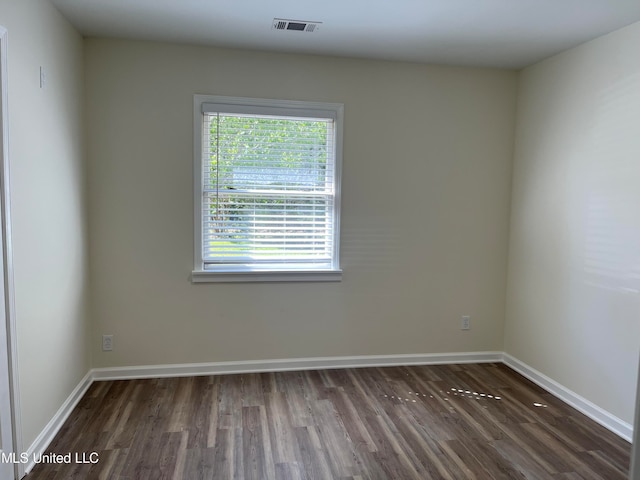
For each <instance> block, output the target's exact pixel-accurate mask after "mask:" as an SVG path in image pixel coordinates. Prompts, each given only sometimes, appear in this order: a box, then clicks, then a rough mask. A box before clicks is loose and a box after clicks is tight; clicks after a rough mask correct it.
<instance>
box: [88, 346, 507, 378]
mask: <svg viewBox="0 0 640 480" xmlns="http://www.w3.org/2000/svg"><path fill="white" fill-rule="evenodd" d="M501 361H502V352H466V353H423V354H410V355H366V356H365V355H363V356H354V357H316V358H294V359H276V360H248V361H238V362H214V363H185V364H175V365H142V366H137V367H114V368H95V369H93V371H92V374H93V379H94V380H125V379H134V378H161V377H189V376H199V375H224V374H233V373H257V372H285V371H294V370H324V369H334V368H361V367H392V366H398V365H436V364H446V363H490V362H501Z"/></svg>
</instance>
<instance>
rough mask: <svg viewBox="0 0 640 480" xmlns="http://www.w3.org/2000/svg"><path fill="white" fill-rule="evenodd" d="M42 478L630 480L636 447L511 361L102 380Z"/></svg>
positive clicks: (35, 474)
mask: <svg viewBox="0 0 640 480" xmlns="http://www.w3.org/2000/svg"><path fill="white" fill-rule="evenodd" d="M49 452H53V453H56V454H66V453H68V452H72V454H75V453H76V452H77V453H78V454H79V458H80V459H82V458H85V459H87V460H89V459H90V458H93V459H94V460H95V459H96V457H95V456H94V457H90V454H91V452H97V453H98V455H99V461H98V463H95V464H91V463H86V464H74V463H71V464H39V465H37V466H36V467H35V468H34V469H33V471H32V472H31V473H30V474H29V475H28V476H27V477H26V478H27V480H39V479H48V480H52V479H70V478H77V479H132V480H143V479H155V478H167V479H169V478H173V479H200V478H202V479H247V480H248V479H258V480H264V479H283V480H284V479H287V480H289V479H291V480H296V479H322V480H325V479H326V480H332V479H363V480H364V479H372V480H373V479H380V480H387V479H402V480H405V479H417V480H423V479H449V480H461V479H525V478H526V479H564V480H579V479H584V480H589V479H599V480H616V479H626V476H627V469H628V465H629V453H630V445H629V443H627V442H625V441H623V440H621V439H620V438H618V437H617V436H616V435H614V434H612V433H611V432H609V431H607V430H606V429H604V428H603V427H601V426H599V425H598V424H596V423H594V422H593V421H591V420H589V419H588V418H586V417H585V416H584V415H582V414H580V413H579V412H577V411H576V410H574V409H572V408H570V407H568V406H567V405H566V404H564V403H562V402H561V401H559V400H558V399H556V398H555V397H553V396H552V395H550V394H548V393H546V392H545V391H544V390H542V389H541V388H539V387H537V386H536V385H534V384H533V383H531V382H529V381H528V380H526V379H524V378H523V377H521V376H520V375H518V374H517V373H515V372H514V371H512V370H510V369H509V368H508V367H506V366H504V365H501V364H477V365H476V364H474V365H437V366H420V367H393V368H362V369H346V370H321V371H303V372H282V373H262V374H243V375H222V376H208V377H189V378H163V379H153V380H129V381H109V382H96V383H94V384H93V385H92V386H91V388H90V390H89V391H88V392H87V394H86V395H85V396H84V398H83V399H82V401H81V402H80V404H79V405H78V407H77V408H76V409H75V410H74V412H73V413H72V414H71V416H70V417H69V419H68V420H67V422H66V423H65V425H64V427H63V428H62V430H61V431H60V433H59V434H58V435H57V437H56V438H55V440H54V441H53V443H52V444H51V446H50V449H49Z"/></svg>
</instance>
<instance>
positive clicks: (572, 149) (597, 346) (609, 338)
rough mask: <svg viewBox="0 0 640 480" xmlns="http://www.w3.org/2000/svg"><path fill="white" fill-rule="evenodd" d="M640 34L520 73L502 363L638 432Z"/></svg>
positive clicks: (600, 42)
mask: <svg viewBox="0 0 640 480" xmlns="http://www.w3.org/2000/svg"><path fill="white" fill-rule="evenodd" d="M638 45H640V23H636V24H634V25H632V26H630V27H627V28H625V29H623V30H619V31H617V32H614V33H612V34H610V35H607V36H605V37H602V38H599V39H597V40H594V41H592V42H589V43H587V44H584V45H582V46H580V47H577V48H574V49H572V50H569V51H567V52H565V53H562V54H560V55H558V56H555V57H553V58H550V59H548V60H546V61H543V62H541V63H539V64H537V65H535V66H532V67H529V68H527V69H525V70H524V71H523V72H522V74H521V77H520V83H519V96H518V116H517V133H516V137H517V140H516V154H515V163H514V177H513V194H512V213H511V243H510V255H509V281H508V292H507V314H506V318H507V320H506V328H505V348H506V351H507V352H508V353H510V354H512V355H514V356H515V357H517V358H519V359H520V360H522V361H524V362H525V363H527V364H529V365H530V366H532V367H533V368H535V369H537V370H539V371H541V372H542V373H544V374H546V375H548V376H549V377H551V378H553V379H554V380H556V381H557V382H560V383H561V384H562V385H564V386H566V387H568V388H570V389H571V390H573V391H575V392H576V393H578V394H580V395H582V396H584V397H586V398H587V399H589V400H591V401H592V402H594V403H595V404H597V405H599V406H600V407H602V408H604V409H606V410H607V411H609V412H611V413H613V414H614V415H616V416H618V417H619V418H621V419H622V420H624V421H626V422H629V423H632V421H633V413H634V405H635V403H634V397H635V391H636V378H637V375H636V372H637V368H638V348H639V345H640V340H639V339H640V321H639V318H640V294H639V293H640V250H639V248H638V246H639V245H640V215H639V214H638V208H639V207H638V206H639V205H640V188H639V185H640V135H639V134H638V132H639V130H638V126H639V125H640V55H638Z"/></svg>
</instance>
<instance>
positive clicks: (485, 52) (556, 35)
mask: <svg viewBox="0 0 640 480" xmlns="http://www.w3.org/2000/svg"><path fill="white" fill-rule="evenodd" d="M51 1H52V3H53V4H54V5H55V6H57V7H58V9H59V10H60V11H61V12H62V14H63V15H64V16H65V17H66V18H68V19H69V20H70V21H71V23H72V24H73V25H75V27H76V28H77V29H78V30H79V31H80V32H81V33H82V34H84V35H86V36H100V37H118V38H129V39H144V40H156V41H169V42H178V43H190V44H200V45H216V46H224V47H235V48H248V49H258V50H268V51H279V52H298V53H311V54H322V55H338V56H348V57H360V58H375V59H385V60H401V61H411V62H421V63H438V64H447V65H469V66H487V67H505V68H520V67H523V66H526V65H530V64H532V63H535V62H537V61H539V60H541V59H543V58H546V57H549V56H551V55H553V54H555V53H558V52H560V51H562V50H565V49H567V48H570V47H572V46H575V45H578V44H580V43H583V42H585V41H587V40H590V39H592V38H595V37H598V36H601V35H603V34H605V33H608V32H611V31H613V30H617V29H618V28H621V27H623V26H626V25H629V24H631V23H634V22H637V21H640V0H315V1H311V0H51ZM274 17H277V18H284V19H290V20H306V21H316V22H322V24H321V25H320V26H319V28H318V29H317V30H316V31H315V32H313V33H308V32H299V31H278V30H274V29H272V23H273V19H274Z"/></svg>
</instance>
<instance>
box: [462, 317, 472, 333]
mask: <svg viewBox="0 0 640 480" xmlns="http://www.w3.org/2000/svg"><path fill="white" fill-rule="evenodd" d="M460 330H471V317H470V316H469V315H464V316H463V317H462V322H461V324H460Z"/></svg>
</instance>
